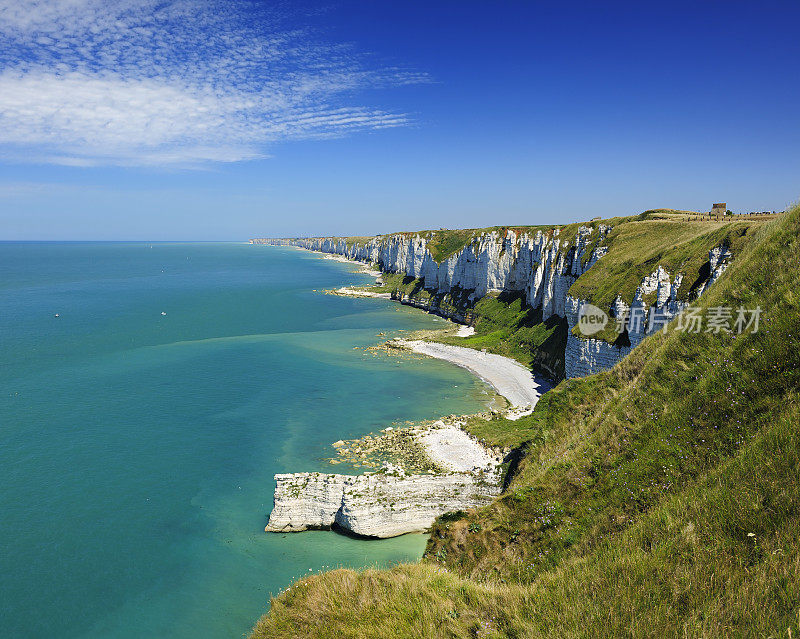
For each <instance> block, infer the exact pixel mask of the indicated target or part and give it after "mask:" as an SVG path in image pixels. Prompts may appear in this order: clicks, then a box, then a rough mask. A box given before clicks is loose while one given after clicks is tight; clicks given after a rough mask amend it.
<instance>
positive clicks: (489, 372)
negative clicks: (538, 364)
mask: <svg viewBox="0 0 800 639" xmlns="http://www.w3.org/2000/svg"><path fill="white" fill-rule="evenodd" d="M389 344H390V345H397V346H399V347H400V348H405V349H408V350H410V351H413V352H415V353H419V354H421V355H427V356H428V357H434V358H436V359H441V360H444V361H447V362H450V363H451V364H455V365H456V366H460V367H461V368H466V369H467V370H468V371H470V372H471V373H472V374H474V375H476V376H477V377H479V378H480V379H482V380H483V381H484V382H486V383H487V384H489V385H490V386H491V387H492V388H493V389H494V390H495V391H496V392H497V394H498V395H501V396H503V397H505V398H506V400H508V403H509V404H510V406H511V410H510V411H509V419H519V418H520V417H523V416H525V415H530V414H531V413H532V412H533V409H534V408H535V407H536V404H537V402H538V401H539V398H540V397H541V396H542V395H543V394H544V393H546V392H547V391H548V390H550V388H551V386H550V384H549V383H548V382H547V381H545V380H544V379H537V378H536V377H535V376H534V374H533V373H531V371H529V370H528V369H527V368H525V367H524V366H523V365H522V364H520V363H519V362H517V361H516V360H513V359H511V358H510V357H505V356H503V355H496V354H494V353H486V352H484V351H477V350H475V349H473V348H467V347H464V346H451V345H449V344H439V343H438V342H427V341H424V340H406V339H395V340H393V341H391V342H389Z"/></svg>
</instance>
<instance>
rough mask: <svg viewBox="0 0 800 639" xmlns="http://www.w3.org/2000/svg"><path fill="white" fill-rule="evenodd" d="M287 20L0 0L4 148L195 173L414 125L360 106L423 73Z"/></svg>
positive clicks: (211, 11) (221, 8) (225, 7)
mask: <svg viewBox="0 0 800 639" xmlns="http://www.w3.org/2000/svg"><path fill="white" fill-rule="evenodd" d="M233 7H236V8H237V9H236V10H235V9H234V8H233ZM245 9H246V11H245ZM280 22H281V18H280V17H279V16H275V15H274V14H267V13H265V12H264V11H263V10H261V9H259V5H255V4H253V5H251V4H247V3H241V2H240V3H236V4H233V3H225V2H217V1H211V0H208V1H203V0H192V1H189V0H173V1H172V2H167V3H163V2H158V3H156V2H151V1H149V0H145V1H143V2H142V1H140V2H136V3H133V2H130V1H119V0H111V1H108V0H106V1H105V2H98V1H96V0H47V1H45V2H39V1H35V0H28V1H22V2H19V1H16V2H14V1H9V0H0V153H2V154H3V155H5V156H6V157H7V158H13V159H15V160H20V159H27V160H29V161H36V162H42V161H44V162H53V163H61V164H72V165H88V164H107V163H111V164H123V165H135V164H177V165H197V164H202V163H207V162H235V161H240V160H247V159H254V158H259V157H264V155H265V153H266V149H267V147H268V146H269V145H270V144H271V143H273V142H276V141H280V140H286V139H302V138H324V137H333V136H341V135H345V134H347V133H349V132H351V131H356V130H370V129H373V130H377V129H383V128H387V127H397V126H405V125H407V124H409V121H410V119H409V116H408V115H407V114H405V113H392V112H389V111H385V110H382V109H375V108H370V107H367V106H363V105H357V104H356V105H354V104H352V103H350V101H351V100H352V96H353V95H354V94H355V93H356V92H357V91H358V90H360V89H364V88H373V87H380V86H399V85H404V84H409V83H415V82H424V81H426V80H427V78H426V77H425V76H424V74H418V73H413V72H410V71H408V70H403V69H398V68H394V67H392V68H384V69H370V68H367V67H366V66H365V64H364V63H363V62H362V60H360V59H359V57H358V56H357V55H356V54H354V53H353V52H352V50H351V49H350V48H349V47H347V46H341V45H325V44H322V43H320V42H319V41H315V39H314V38H312V37H311V36H310V35H309V34H308V33H306V32H304V31H298V30H287V29H286V28H280V27H279V26H278V25H279V24H280Z"/></svg>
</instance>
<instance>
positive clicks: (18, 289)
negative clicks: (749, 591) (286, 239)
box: [0, 243, 487, 639]
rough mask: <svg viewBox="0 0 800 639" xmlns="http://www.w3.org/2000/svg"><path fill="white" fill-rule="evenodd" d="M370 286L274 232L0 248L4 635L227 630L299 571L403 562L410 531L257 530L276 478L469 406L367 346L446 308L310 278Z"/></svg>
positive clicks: (412, 539)
mask: <svg viewBox="0 0 800 639" xmlns="http://www.w3.org/2000/svg"><path fill="white" fill-rule="evenodd" d="M368 281H369V278H368V277H367V276H365V275H358V274H353V273H352V272H351V267H349V266H348V265H346V264H341V263H337V262H334V261H331V260H324V259H321V258H320V257H319V256H318V255H316V254H313V253H309V252H304V251H299V250H296V249H291V248H285V247H266V246H251V245H247V244H234V243H230V244H203V243H198V244H192V243H174V244H172V243H170V244H152V245H151V244H147V243H87V244H83V243H78V244H74V243H0V636H2V637H59V638H61V639H68V638H71V637H126V638H127V637H178V638H181V637H192V638H194V639H196V638H197V637H204V638H205V637H208V638H212V639H213V638H216V637H240V636H242V635H244V634H246V633H247V632H248V630H249V629H250V628H251V626H252V625H253V623H254V622H255V621H256V619H257V618H258V617H259V616H260V615H261V614H263V613H264V612H265V611H266V610H267V607H268V600H269V596H270V594H271V593H277V592H279V591H280V590H281V589H283V588H285V587H286V586H287V585H288V584H289V583H290V582H291V581H292V580H293V579H295V578H297V577H299V576H302V575H306V574H308V573H309V571H318V570H320V569H323V568H326V567H334V566H339V565H342V566H350V567H363V566H369V565H376V564H377V565H388V564H391V563H392V562H397V561H404V560H414V559H416V558H418V557H419V556H420V555H421V553H422V550H423V548H424V545H425V537H424V536H423V535H405V536H403V537H399V538H395V539H391V540H383V541H365V540H357V539H352V538H349V537H346V536H343V535H339V534H336V533H334V532H306V533H300V534H293V535H279V534H267V533H264V532H263V527H264V525H265V523H266V519H267V515H268V513H269V511H270V509H271V507H272V492H273V488H274V481H273V479H272V476H273V474H274V473H276V472H291V471H301V470H306V471H313V470H318V471H328V472H344V471H347V469H346V468H343V466H341V465H339V466H331V465H330V464H328V463H327V462H326V461H325V459H326V458H327V457H330V456H331V455H333V454H334V451H333V448H332V447H331V446H330V444H331V442H333V441H336V440H338V439H342V438H352V437H358V436H361V435H364V434H366V433H368V432H373V431H375V430H377V429H380V428H383V427H385V426H387V425H389V424H391V423H392V422H394V421H402V420H417V419H427V418H432V417H436V416H439V415H443V414H449V413H453V412H468V411H475V410H479V409H480V408H481V407H482V406H483V405H485V402H486V400H487V393H486V389H485V387H484V385H483V384H482V383H481V382H479V381H478V380H477V379H475V378H473V377H472V376H471V375H470V374H468V373H467V372H466V371H463V370H461V369H459V368H456V367H454V366H452V365H450V364H447V363H444V362H440V361H436V360H420V361H398V360H397V359H394V358H388V357H383V356H374V355H371V354H368V353H365V352H364V351H363V350H362V348H363V347H365V346H368V345H371V344H375V343H378V342H380V341H382V340H383V339H385V338H383V337H379V336H378V333H379V332H381V331H386V332H387V333H389V334H391V333H392V332H397V331H401V330H414V329H420V328H430V327H434V326H436V325H437V322H439V321H441V320H437V319H436V318H433V317H431V316H428V315H425V314H423V313H421V312H419V311H415V310H413V309H408V308H405V307H400V306H399V305H396V304H393V303H391V302H388V301H384V300H371V299H361V300H359V299H349V298H342V297H336V296H331V295H325V294H323V293H321V292H319V291H321V290H322V289H325V288H330V287H334V286H339V285H342V284H345V283H366V282H368ZM314 289H317V290H316V291H315V290H314ZM56 313H57V314H59V317H55V314H56ZM163 313H166V314H165V315H164V314H163Z"/></svg>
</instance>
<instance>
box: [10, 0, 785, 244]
mask: <svg viewBox="0 0 800 639" xmlns="http://www.w3.org/2000/svg"><path fill="white" fill-rule="evenodd" d="M649 5H655V3H641V2H638V3H614V2H609V3H597V2H589V3H577V2H573V3H551V2H548V3H545V2H522V1H519V2H517V1H512V0H504V1H492V2H488V1H487V2H477V1H470V0H462V1H460V2H455V1H453V2H451V1H449V0H442V1H437V2H417V1H415V0H412V1H404V2H393V1H391V2H355V1H352V0H349V1H348V0H342V1H336V0H330V1H327V0H326V1H325V2H319V3H315V2H310V1H306V2H298V1H294V2H288V1H287V2H244V1H235V0H229V1H227V2H225V1H221V0H207V1H198V0H174V1H172V0H167V1H162V0H139V1H138V2H131V1H129V0H103V1H100V0H46V1H39V0H0V239H5V240H19V239H31V240H35V239H55V240H58V239H66V240H72V239H98V240H101V239H120V240H123V239H146V240H180V239H186V240H240V239H247V238H248V237H253V236H287V235H292V236H293V235H316V234H319V235H328V234H336V235H349V234H359V235H367V234H374V233H385V232H391V231H397V230H414V229H423V228H439V227H448V228H458V227H473V226H487V225H496V224H541V223H563V222H568V221H575V220H581V219H588V218H591V217H594V216H595V215H602V216H604V217H605V216H612V215H623V214H630V213H637V212H641V211H642V210H645V209H647V208H654V207H673V208H686V209H694V210H697V209H703V210H706V209H708V208H709V207H710V205H711V203H712V202H716V201H726V202H728V204H729V207H730V208H732V209H733V210H734V211H748V210H754V209H757V210H773V209H777V210H780V209H783V208H784V207H786V206H787V204H789V203H790V202H793V201H795V200H796V199H797V197H798V193H799V192H800V180H799V179H798V178H799V177H800V151H799V150H800V118H798V115H797V114H798V104H800V99H798V98H800V82H798V68H799V67H800V38H798V37H797V31H798V27H800V4H798V3H796V2H791V3H771V2H761V3H751V2H747V3H738V2H706V3H703V2H694V3H685V4H684V3H680V2H671V3H659V4H658V6H649Z"/></svg>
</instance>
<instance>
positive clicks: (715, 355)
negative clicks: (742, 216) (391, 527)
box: [253, 208, 800, 638]
mask: <svg viewBox="0 0 800 639" xmlns="http://www.w3.org/2000/svg"><path fill="white" fill-rule="evenodd" d="M645 221H646V220H645ZM717 228H719V227H717ZM695 237H700V236H695ZM693 239H694V238H687V240H686V241H692V240H693ZM715 239H716V238H715ZM704 241H705V240H704ZM776 264H780V265H782V267H781V268H776V267H775V265H776ZM798 290H800V209H797V208H795V209H793V210H792V211H790V212H788V213H787V214H785V215H784V216H782V217H780V218H779V219H777V220H775V221H773V222H771V223H769V224H768V225H766V226H765V227H763V228H762V229H761V230H759V232H758V233H757V236H756V237H755V238H754V239H753V241H752V242H749V243H748V244H747V245H746V246H743V248H742V250H741V253H740V255H739V256H738V257H737V259H736V260H734V261H733V263H732V265H731V267H730V268H729V269H728V271H727V272H726V274H725V275H724V276H723V277H722V278H721V279H720V281H719V282H718V283H717V284H716V285H715V286H714V287H713V288H712V289H711V290H710V291H709V292H708V293H707V294H706V295H705V296H704V297H703V298H701V299H700V301H699V303H698V305H699V306H700V307H701V308H708V307H712V306H720V305H724V306H730V307H734V308H737V307H739V306H743V307H744V308H755V307H756V306H760V307H761V308H762V309H763V315H762V320H761V326H760V329H759V331H758V332H757V333H746V334H744V335H740V336H735V335H730V334H726V333H720V334H714V333H700V334H696V333H688V332H678V331H674V330H673V331H670V332H668V333H666V334H663V333H659V334H657V335H655V336H653V337H651V338H649V339H647V340H645V341H644V342H642V343H641V344H640V345H639V346H638V347H637V348H636V349H634V351H633V353H632V354H631V355H630V356H629V357H628V358H626V359H625V360H624V361H623V362H621V363H620V364H619V365H617V366H616V367H615V368H614V369H612V370H611V371H607V372H604V373H601V374H599V375H594V376H591V377H588V378H584V379H578V380H569V381H566V382H562V383H561V384H560V385H559V386H558V387H557V388H556V389H555V390H553V391H551V392H549V393H547V394H546V395H545V396H544V397H543V398H542V400H541V401H540V402H539V404H538V406H537V408H536V410H535V411H534V413H533V414H532V415H531V416H530V417H528V418H523V419H522V420H520V421H519V422H509V423H500V422H497V423H496V424H494V426H495V427H496V428H495V431H494V433H492V432H491V431H488V432H487V435H489V436H494V437H497V438H498V439H499V438H501V437H509V436H513V434H514V432H516V433H518V434H520V438H521V439H524V443H523V444H522V445H521V447H520V449H519V450H520V451H521V462H520V463H519V467H518V468H517V469H516V474H515V475H514V477H513V479H512V480H511V482H510V484H509V485H508V488H507V490H506V492H505V493H504V495H503V496H502V497H501V498H500V499H498V500H497V501H496V502H495V503H493V504H492V505H490V506H488V507H486V508H483V509H480V510H478V511H474V512H470V513H465V514H460V515H456V516H449V517H448V516H446V517H442V518H440V520H439V521H438V522H437V524H436V525H435V527H434V530H433V532H432V535H431V539H430V541H429V545H428V548H427V551H426V558H425V559H424V560H423V561H422V562H421V563H420V564H414V565H403V566H399V567H397V568H395V569H392V570H386V571H376V570H369V571H364V572H355V571H351V570H337V571H332V572H329V573H325V574H321V575H315V576H312V577H308V578H306V579H303V580H301V581H299V582H297V583H296V584H295V585H294V586H293V587H292V588H291V589H290V590H288V591H287V592H285V593H283V594H281V595H279V596H278V597H276V598H274V599H273V600H272V602H271V612H270V614H269V615H267V616H265V617H264V618H262V619H261V620H260V621H259V623H258V625H257V626H256V628H255V629H254V632H253V637H256V638H261V637H307V636H314V637H388V636H425V637H462V636H463V637H478V636H481V637H545V636H568V637H617V636H652V637H667V636H674V637H678V636H681V637H683V636H702V637H718V636H776V637H777V636H789V635H787V631H789V632H792V633H794V635H795V636H796V635H797V634H798V632H800V627H799V626H800V616H798V615H800V580H798V579H797V575H798V574H800V547H798V545H797V543H796V542H797V538H798V536H800V479H799V478H798V474H797V468H798V467H800V431H798V429H797V424H798V423H800V321H799V320H798V318H800V294H798ZM787 629H790V630H787Z"/></svg>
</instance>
